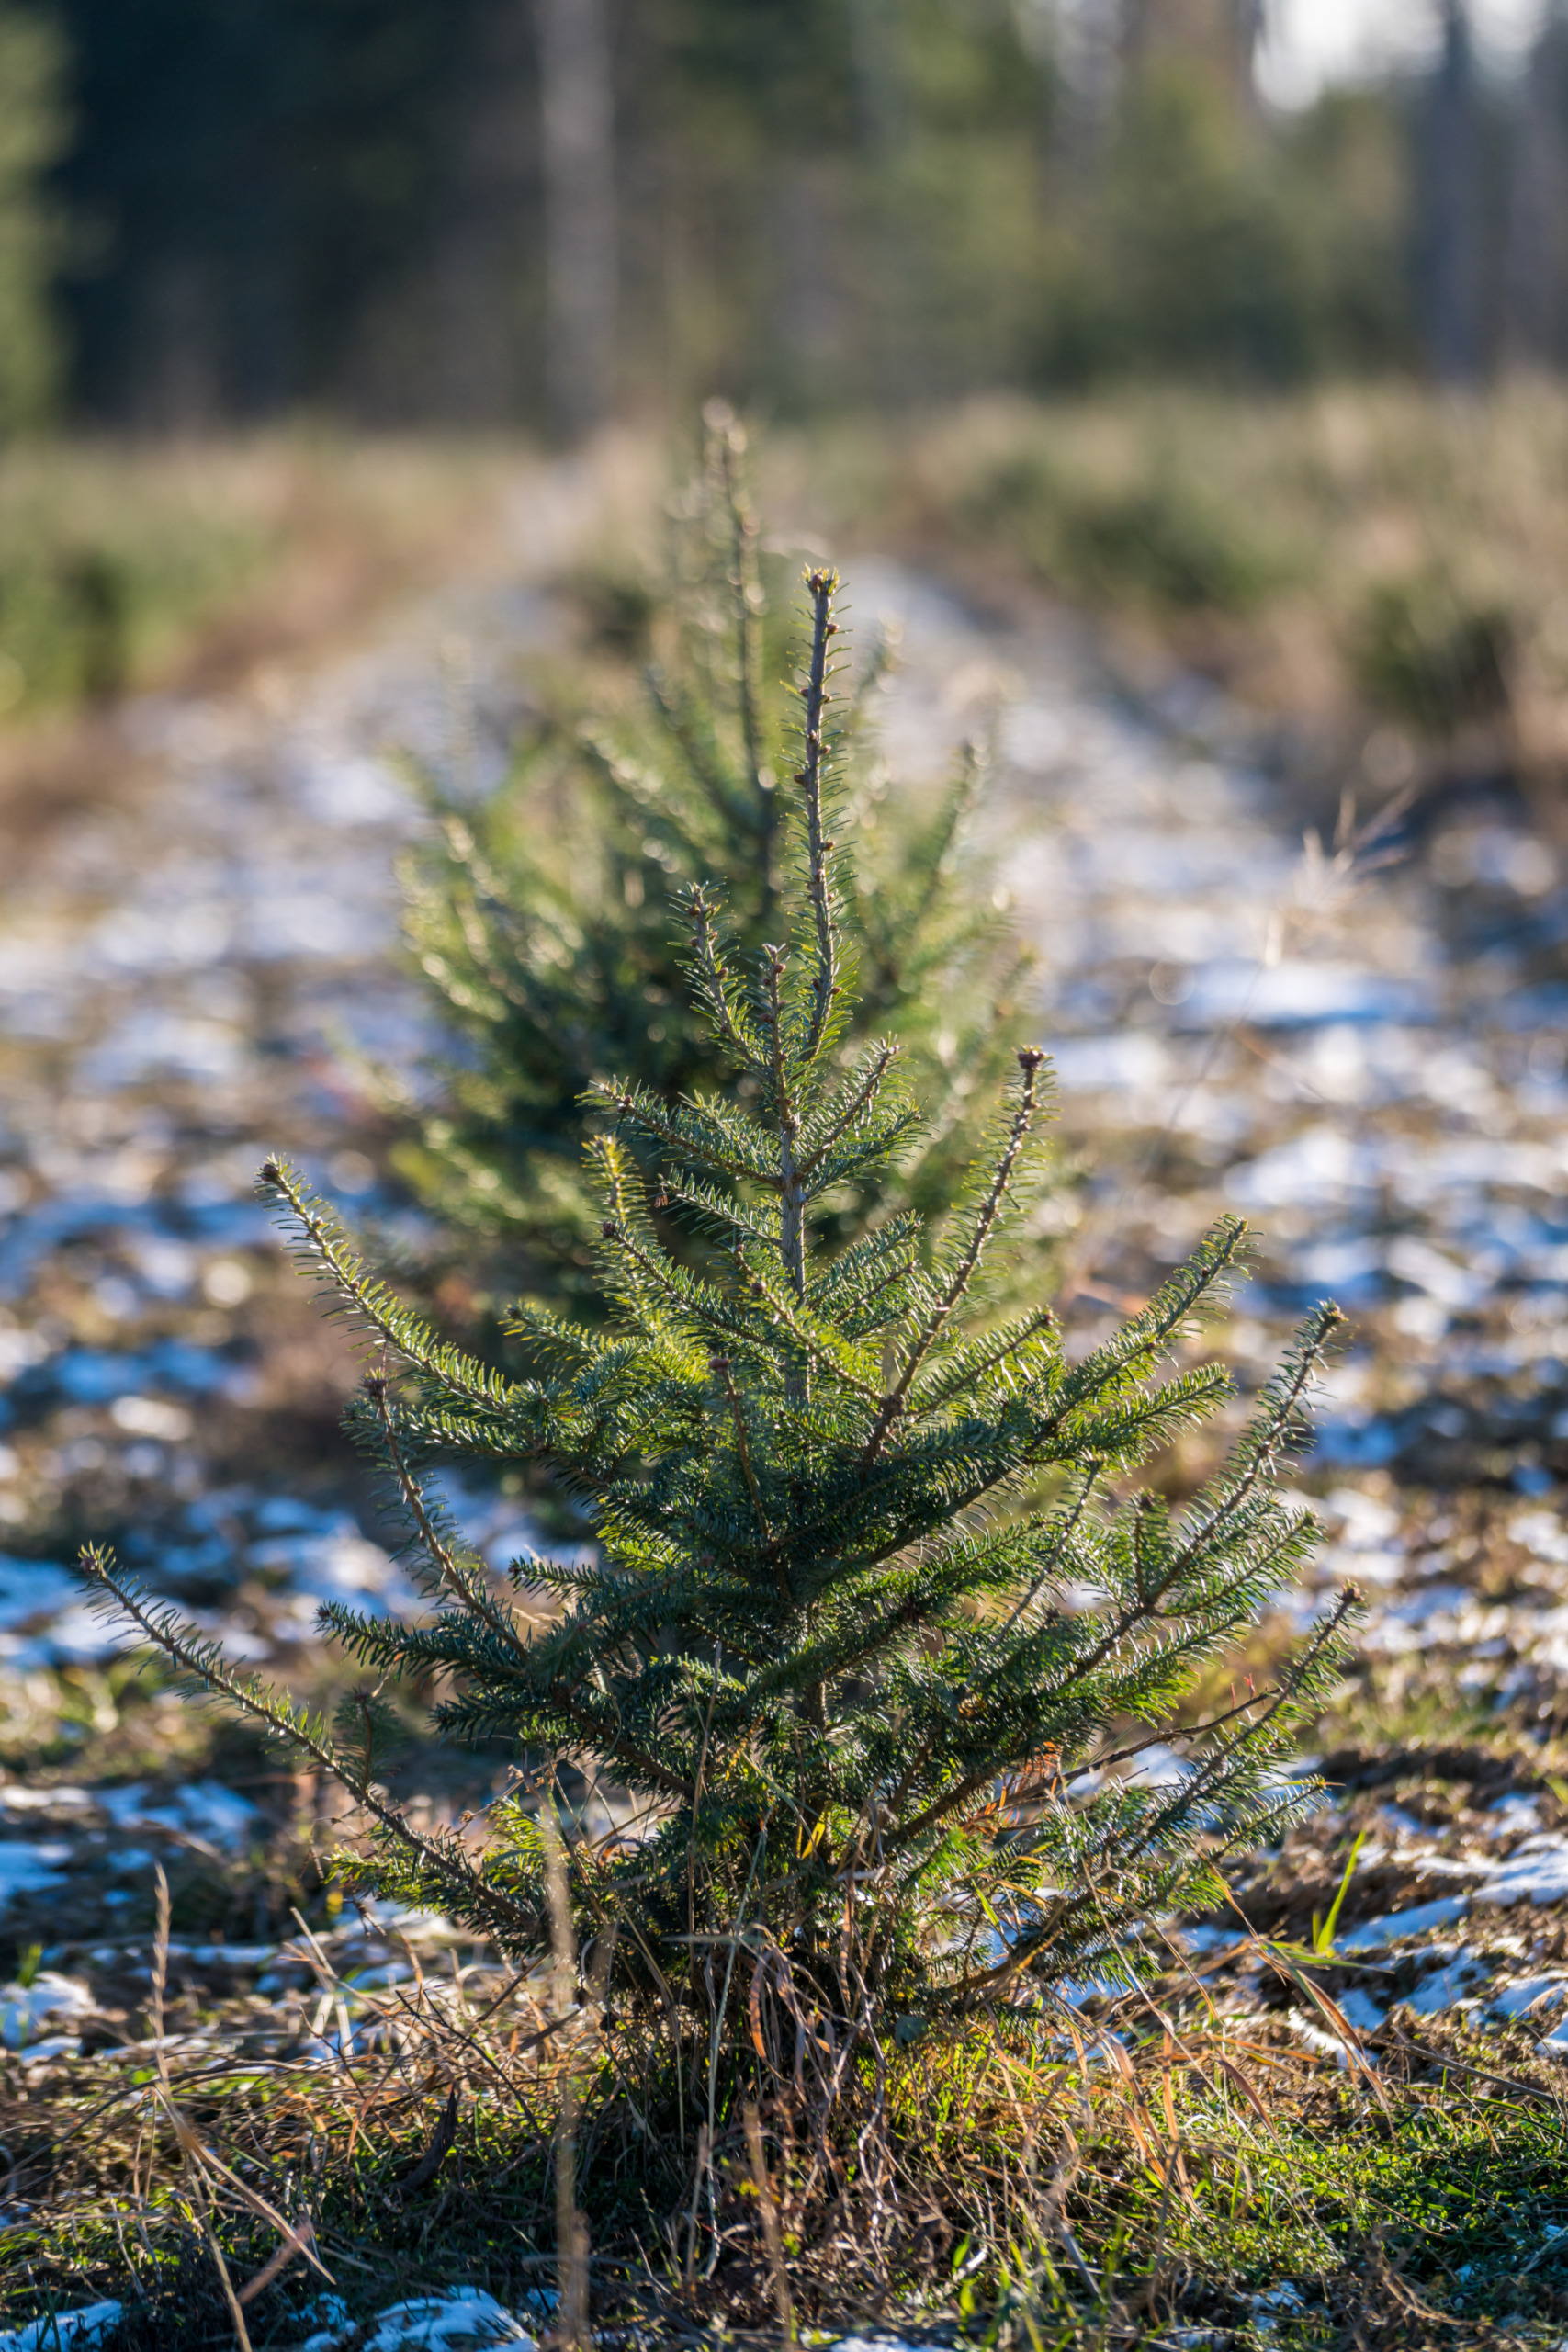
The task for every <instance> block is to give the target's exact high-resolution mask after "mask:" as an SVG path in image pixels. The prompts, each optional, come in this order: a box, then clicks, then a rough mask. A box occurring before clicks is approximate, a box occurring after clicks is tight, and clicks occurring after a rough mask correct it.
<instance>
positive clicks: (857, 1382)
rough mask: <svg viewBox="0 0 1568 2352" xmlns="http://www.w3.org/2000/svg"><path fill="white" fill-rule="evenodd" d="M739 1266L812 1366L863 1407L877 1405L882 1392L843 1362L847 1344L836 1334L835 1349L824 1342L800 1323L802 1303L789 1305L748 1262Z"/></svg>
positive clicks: (809, 1327)
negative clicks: (838, 1385) (839, 1385)
mask: <svg viewBox="0 0 1568 2352" xmlns="http://www.w3.org/2000/svg"><path fill="white" fill-rule="evenodd" d="M741 1264H742V1266H743V1267H744V1269H745V1271H746V1272H747V1273H748V1274H749V1275H750V1290H751V1293H752V1295H753V1296H754V1297H758V1298H761V1300H762V1302H763V1303H764V1305H765V1306H767V1307H768V1308H769V1309H770V1310H771V1312H772V1315H773V1320H774V1321H775V1322H776V1323H778V1324H781V1325H782V1326H783V1327H784V1330H785V1331H786V1332H787V1334H788V1335H789V1337H790V1338H791V1339H792V1340H795V1344H796V1345H797V1346H798V1347H799V1348H801V1349H802V1350H803V1351H805V1353H806V1354H807V1356H808V1357H809V1359H810V1361H811V1362H812V1363H814V1364H816V1365H818V1366H819V1367H820V1368H821V1369H822V1370H823V1371H825V1372H830V1373H831V1374H833V1376H834V1378H835V1380H836V1381H838V1382H840V1383H841V1385H843V1386H844V1387H845V1388H847V1389H848V1390H849V1392H850V1394H851V1396H852V1397H859V1398H860V1399H861V1401H862V1403H863V1404H866V1405H876V1404H879V1403H880V1402H881V1397H882V1392H881V1390H880V1389H879V1388H877V1387H876V1386H875V1385H874V1383H873V1382H871V1381H869V1380H864V1379H863V1378H861V1376H860V1375H859V1374H857V1373H855V1372H853V1371H852V1370H851V1368H850V1366H849V1364H848V1363H846V1362H845V1361H844V1358H845V1357H847V1356H848V1354H849V1352H850V1343H848V1342H846V1341H844V1340H840V1339H839V1337H838V1334H837V1333H836V1332H833V1333H831V1341H832V1342H836V1343H837V1344H836V1349H835V1346H834V1345H833V1344H831V1343H830V1342H829V1341H828V1340H824V1339H823V1338H822V1337H821V1336H820V1334H819V1332H818V1331H817V1330H814V1329H812V1328H811V1326H810V1325H808V1324H807V1323H805V1322H803V1321H802V1319H801V1314H800V1311H799V1310H801V1309H805V1308H806V1302H805V1300H804V1299H801V1300H798V1301H792V1300H790V1299H788V1298H786V1297H785V1296H784V1294H783V1293H782V1292H780V1291H777V1290H775V1289H774V1288H773V1284H772V1283H769V1282H768V1281H767V1280H766V1279H765V1277H764V1276H762V1275H761V1274H760V1273H758V1272H757V1270H756V1268H755V1267H754V1266H752V1265H751V1264H750V1261H748V1260H746V1259H742V1260H741ZM807 1311H809V1310H807ZM748 1336H749V1337H750V1339H751V1340H752V1344H753V1345H755V1343H756V1334H755V1332H754V1331H750V1330H749V1332H748Z"/></svg>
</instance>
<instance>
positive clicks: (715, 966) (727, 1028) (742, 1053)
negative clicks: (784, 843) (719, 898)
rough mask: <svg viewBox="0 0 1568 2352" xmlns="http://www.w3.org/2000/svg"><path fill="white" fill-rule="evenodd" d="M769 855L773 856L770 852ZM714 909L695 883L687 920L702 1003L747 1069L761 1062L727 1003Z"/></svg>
mask: <svg viewBox="0 0 1568 2352" xmlns="http://www.w3.org/2000/svg"><path fill="white" fill-rule="evenodd" d="M769 854H770V856H771V854H772V853H771V851H770V852H769ZM715 913H716V910H715V907H714V904H713V901H712V900H711V899H710V898H709V896H708V893H707V891H706V890H705V888H704V887H703V885H702V884H701V883H700V882H699V883H694V885H693V887H692V888H691V889H690V890H689V891H688V892H687V895H686V917H687V921H688V922H689V923H690V925H691V932H692V964H693V967H694V970H695V973H696V976H697V984H698V987H699V988H700V989H701V991H702V997H703V1001H704V1003H705V1005H706V1006H707V1008H708V1010H709V1012H711V1013H712V1014H713V1017H714V1020H715V1022H716V1024H717V1028H718V1033H719V1035H720V1036H721V1037H722V1038H723V1040H724V1042H725V1044H726V1045H727V1046H728V1047H729V1050H730V1052H731V1053H732V1054H733V1055H734V1056H735V1057H736V1059H737V1060H738V1061H739V1062H741V1063H743V1064H744V1065H745V1067H746V1068H747V1069H755V1067H756V1066H757V1064H758V1062H759V1061H760V1060H761V1048H760V1046H759V1045H758V1042H757V1039H756V1038H755V1037H754V1036H753V1035H752V1034H751V1026H750V1022H748V1021H747V1020H746V1019H745V1018H744V1016H743V1015H742V1014H740V1013H739V1012H737V1011H736V1008H735V1006H734V1005H733V1003H732V1002H731V1001H730V993H729V974H728V971H727V970H726V969H725V966H724V959H723V957H722V956H721V955H720V954H719V943H718V933H717V930H716V925H715Z"/></svg>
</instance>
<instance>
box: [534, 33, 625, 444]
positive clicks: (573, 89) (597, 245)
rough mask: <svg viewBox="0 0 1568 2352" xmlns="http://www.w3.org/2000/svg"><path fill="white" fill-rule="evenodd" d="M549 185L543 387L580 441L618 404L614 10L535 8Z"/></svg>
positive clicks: (556, 417) (555, 415) (565, 428)
mask: <svg viewBox="0 0 1568 2352" xmlns="http://www.w3.org/2000/svg"><path fill="white" fill-rule="evenodd" d="M536 9H537V25H538V41H539V99H540V114H541V125H540V128H541V156H542V161H543V166H544V183H545V382H546V392H547V400H548V403H549V412H550V423H551V425H552V427H553V428H554V430H555V432H556V433H557V434H558V435H559V437H560V438H561V439H562V440H564V441H571V440H576V439H578V438H579V437H580V436H581V435H582V434H584V433H587V432H589V431H591V430H592V427H593V426H594V425H595V424H600V423H601V422H602V421H603V419H604V417H605V416H606V415H607V414H608V413H609V411H610V408H611V405H612V402H613V400H614V395H615V342H616V335H615V313H616V299H617V283H616V281H617V275H618V272H617V255H616V236H615V90H614V82H613V77H612V74H611V62H610V28H609V21H608V6H607V0H536Z"/></svg>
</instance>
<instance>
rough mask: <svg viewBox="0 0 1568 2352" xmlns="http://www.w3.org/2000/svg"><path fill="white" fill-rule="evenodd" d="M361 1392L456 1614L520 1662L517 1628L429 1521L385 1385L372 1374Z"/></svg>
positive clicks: (522, 1650)
mask: <svg viewBox="0 0 1568 2352" xmlns="http://www.w3.org/2000/svg"><path fill="white" fill-rule="evenodd" d="M365 1387H366V1393H367V1396H368V1397H369V1399H370V1402H371V1404H372V1405H373V1407H374V1408H375V1411H376V1415H377V1419H378V1420H379V1422H380V1424H381V1434H382V1442H383V1443H384V1444H385V1446H386V1450H387V1459H388V1461H389V1463H390V1464H391V1467H392V1476H393V1477H394V1478H395V1480H396V1481H397V1487H398V1493H399V1496H400V1498H401V1501H402V1504H403V1508H404V1510H406V1511H407V1512H408V1514H409V1517H410V1518H411V1519H412V1521H413V1523H414V1527H415V1530H416V1532H418V1535H419V1540H420V1542H421V1543H422V1544H423V1546H424V1548H425V1551H426V1552H427V1553H428V1554H429V1555H430V1557H431V1559H432V1560H433V1561H434V1563H435V1566H436V1570H437V1573H438V1574H439V1576H440V1578H441V1581H442V1583H443V1584H444V1585H445V1586H446V1589H447V1591H448V1592H449V1593H450V1594H451V1596H452V1598H453V1600H455V1601H457V1605H458V1606H459V1608H462V1609H466V1610H468V1611H469V1612H470V1613H471V1614H472V1615H473V1616H475V1617H477V1618H478V1619H479V1622H480V1623H481V1624H483V1625H484V1626H486V1627H487V1628H488V1630H489V1631H490V1632H491V1634H493V1635H494V1637H495V1639H496V1640H497V1641H499V1642H501V1643H502V1644H503V1645H504V1646H505V1647H506V1648H508V1649H510V1650H513V1651H514V1652H515V1653H516V1655H517V1656H518V1657H521V1658H525V1657H526V1656H527V1644H526V1643H525V1642H521V1641H519V1640H518V1638H517V1628H516V1626H515V1625H514V1624H513V1621H512V1618H511V1616H510V1614H509V1613H508V1612H507V1611H505V1610H503V1609H502V1608H501V1607H499V1605H498V1604H497V1602H496V1600H495V1598H494V1596H493V1594H491V1592H490V1590H489V1589H488V1588H487V1587H486V1585H485V1582H484V1579H483V1577H479V1576H476V1575H475V1574H474V1573H473V1572H472V1571H471V1570H469V1569H468V1568H466V1567H465V1566H463V1565H462V1564H461V1563H460V1562H459V1561H458V1559H457V1555H456V1554H455V1553H454V1551H453V1550H452V1547H451V1545H450V1544H447V1543H446V1540H445V1539H444V1537H443V1535H442V1533H441V1530H440V1528H439V1527H438V1526H437V1524H436V1522H435V1521H434V1517H433V1516H432V1513H431V1510H430V1506H429V1504H428V1503H427V1502H426V1501H425V1498H424V1489H423V1487H421V1485H420V1483H419V1480H418V1479H417V1478H416V1477H415V1476H414V1474H413V1472H412V1469H411V1468H410V1467H409V1464H408V1462H407V1460H406V1458H405V1456H404V1453H403V1450H402V1447H401V1445H400V1442H399V1440H398V1429H397V1423H396V1420H395V1419H394V1418H393V1414H392V1406H391V1399H390V1397H389V1394H388V1388H387V1383H386V1381H385V1380H383V1379H382V1378H381V1377H380V1376H379V1375H378V1374H371V1376H370V1377H369V1378H368V1379H367V1381H366V1383H365Z"/></svg>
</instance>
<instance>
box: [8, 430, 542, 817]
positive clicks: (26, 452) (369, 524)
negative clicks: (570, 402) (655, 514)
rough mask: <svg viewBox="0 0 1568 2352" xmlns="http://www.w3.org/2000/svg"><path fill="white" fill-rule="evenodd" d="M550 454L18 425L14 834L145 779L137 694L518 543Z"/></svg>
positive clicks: (349, 624) (319, 629)
mask: <svg viewBox="0 0 1568 2352" xmlns="http://www.w3.org/2000/svg"><path fill="white" fill-rule="evenodd" d="M538 464H539V461H538V460H537V459H536V458H533V457H531V456H530V455H529V454H528V453H527V452H526V451H524V450H522V449H520V448H516V447H505V446H502V445H500V444H482V443H481V444H477V445H473V446H465V445H459V444H456V443H452V444H444V443H438V442H415V441H396V440H381V441H377V440H366V441H356V442H349V441H339V440H334V439H329V438H326V437H318V438H311V437H309V436H306V435H298V436H292V437H290V436H284V435H273V436H267V437H264V438H257V439H254V440H251V441H243V442H242V441H233V442H220V443H203V444H193V445H189V446H180V445H173V446H158V445H152V446H147V447H138V446H134V445H119V444H112V443H107V442H103V443H99V442H60V443H43V444H37V445H25V444H24V445H18V446H17V447H13V448H11V449H10V450H8V451H6V453H5V454H4V455H3V456H0V823H3V824H4V827H5V830H6V833H7V835H8V836H9V837H10V838H11V839H12V840H13V841H16V840H22V841H25V840H26V839H28V837H29V836H32V835H36V834H37V833H38V832H39V831H41V830H52V829H54V828H55V827H57V826H58V825H59V824H61V823H62V822H69V821H70V820H72V819H73V818H75V817H76V816H78V815H80V814H81V813H82V812H83V811H84V810H85V809H87V808H89V807H91V806H93V805H95V804H96V803H97V802H99V801H101V800H102V799H104V798H105V797H107V796H108V795H111V794H113V793H116V792H121V791H124V790H126V789H128V788H130V787H132V786H134V782H135V778H136V775H137V774H138V757H137V754H136V752H135V750H134V748H133V746H132V745H131V744H130V743H129V742H128V741H127V740H126V738H125V737H124V735H123V734H122V732H121V730H120V729H119V728H118V724H117V719H116V713H117V708H118V705H119V703H120V701H121V699H122V697H123V696H124V695H126V694H128V693H131V692H139V691H143V690H146V689H149V688H156V689H160V690H167V691H172V692H177V693H182V694H192V695H208V694H214V693H218V692H222V691H232V690H235V689H238V688H242V687H245V686H248V685H252V684H258V683H259V684H263V685H265V681H266V675H267V673H268V672H269V671H270V670H272V669H274V668H276V667H277V666H278V665H284V664H288V663H289V662H294V661H297V660H299V659H301V658H307V659H309V660H311V661H315V660H317V659H319V658H320V657H321V655H322V654H323V653H326V652H331V651H332V650H334V648H337V647H339V646H341V645H342V644H343V643H344V641H345V640H347V639H351V638H352V636H353V635H354V633H355V631H357V630H359V629H360V628H363V627H364V625H365V624H366V623H367V621H368V620H370V619H372V618H374V617H375V616H376V615H377V614H378V613H380V612H381V611H383V610H385V609H386V608H387V606H388V605H389V604H391V603H393V602H395V601H396V600H397V599H399V598H400V597H406V596H407V595H409V594H411V593H412V592H413V591H414V590H415V589H417V588H423V587H425V586H428V585H429V584H431V583H433V582H437V581H440V580H442V579H444V578H449V577H451V576H453V575H454V574H462V575H473V574H474V573H476V572H478V573H483V572H484V571H486V570H492V571H493V569H494V568H495V567H496V566H497V564H499V563H500V562H502V561H503V560H505V559H506V555H507V553H508V550H507V548H506V542H505V537H504V525H505V520H506V518H507V515H508V514H509V512H510V508H509V499H510V498H511V496H512V495H513V493H514V492H516V491H517V489H518V488H519V486H520V485H521V484H522V483H523V482H525V481H526V480H527V478H528V475H529V473H530V471H536V469H537V468H538Z"/></svg>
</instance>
